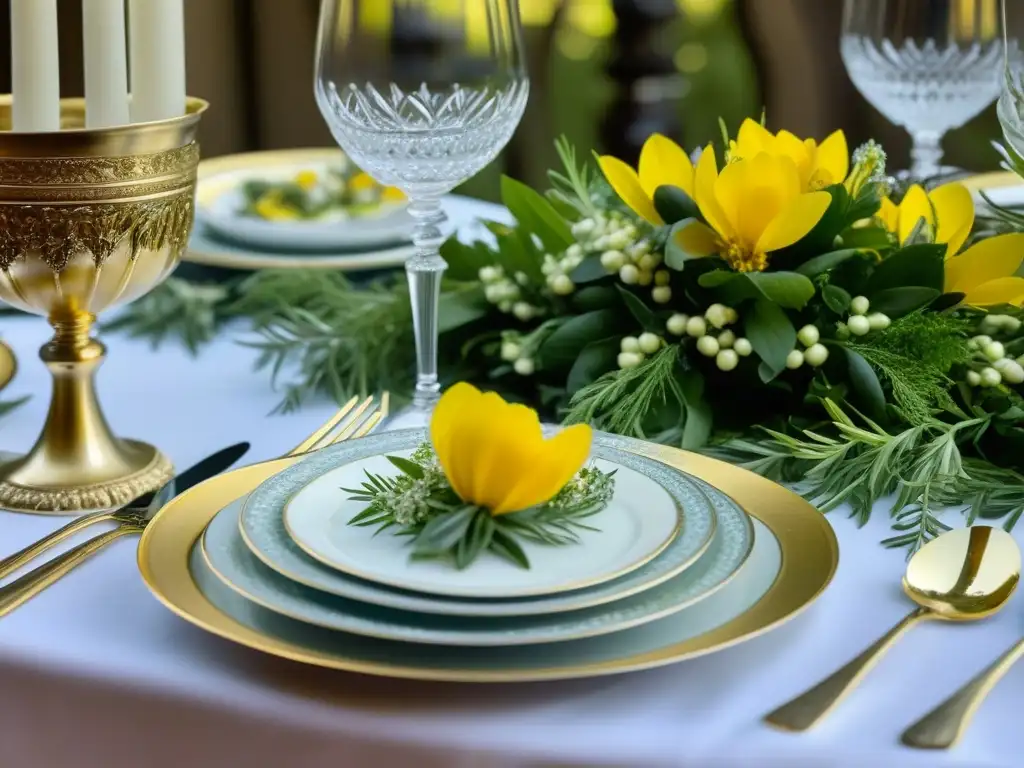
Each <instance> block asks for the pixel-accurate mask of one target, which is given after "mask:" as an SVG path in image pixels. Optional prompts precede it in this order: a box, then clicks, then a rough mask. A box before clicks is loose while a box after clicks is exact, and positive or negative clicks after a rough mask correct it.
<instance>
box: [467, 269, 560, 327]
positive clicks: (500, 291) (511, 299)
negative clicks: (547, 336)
mask: <svg viewBox="0 0 1024 768" xmlns="http://www.w3.org/2000/svg"><path fill="white" fill-rule="evenodd" d="M478 275H479V277H480V282H481V283H483V285H484V298H486V299H487V301H489V302H490V303H491V304H494V305H495V306H497V307H498V309H499V310H500V311H502V312H504V313H505V314H506V315H515V316H516V318H517V319H519V320H522V321H524V322H525V321H527V320H533V319H534V318H535V317H539V316H540V315H542V314H543V313H544V310H543V309H541V308H540V307H536V306H534V305H532V304H530V303H529V302H527V301H524V300H523V291H522V288H523V286H525V285H526V284H527V283H529V281H530V280H529V278H528V277H527V276H526V274H525V273H523V272H516V273H515V275H514V276H513V277H509V276H508V275H506V274H505V270H504V269H503V268H502V267H500V266H497V265H495V266H492V267H481V268H480V272H479V273H478Z"/></svg>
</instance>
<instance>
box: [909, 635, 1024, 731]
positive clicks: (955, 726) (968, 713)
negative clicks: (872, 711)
mask: <svg viewBox="0 0 1024 768" xmlns="http://www.w3.org/2000/svg"><path fill="white" fill-rule="evenodd" d="M1021 656H1024V640H1018V641H1017V643H1016V645H1014V646H1013V647H1012V648H1010V650H1008V651H1007V652H1006V653H1004V654H1003V655H1002V656H1000V657H999V658H998V659H996V660H995V661H994V662H993V663H992V664H991V665H990V666H988V667H986V668H985V669H984V670H982V671H981V672H979V673H978V675H977V676H976V677H975V678H974V679H972V680H971V681H970V682H968V683H967V684H966V685H964V686H963V688H961V689H960V690H958V691H957V692H956V693H954V694H953V695H952V696H950V697H949V698H948V699H946V700H945V701H944V702H942V703H941V704H939V706H937V707H936V708H935V709H933V710H932V711H931V712H929V713H928V714H927V715H925V716H924V717H922V718H921V719H920V720H918V721H917V722H916V723H914V724H913V725H912V726H910V727H909V728H907V730H905V731H904V732H903V736H902V737H900V740H901V741H902V742H903V743H904V744H906V745H907V746H908V747H917V748H918V749H949V748H950V747H953V746H955V745H956V743H957V742H958V741H960V738H961V737H962V736H963V735H964V733H965V732H966V731H967V726H968V725H970V724H971V718H972V717H974V713H975V712H977V711H978V707H980V706H981V702H983V701H984V700H985V697H986V696H988V692H989V691H991V690H992V689H993V688H994V687H995V685H996V683H998V682H999V681H1000V680H1001V679H1002V677H1003V675H1005V674H1006V673H1007V672H1009V670H1010V667H1012V666H1013V665H1014V663H1015V662H1016V661H1017V660H1018V659H1019V658H1020V657H1021Z"/></svg>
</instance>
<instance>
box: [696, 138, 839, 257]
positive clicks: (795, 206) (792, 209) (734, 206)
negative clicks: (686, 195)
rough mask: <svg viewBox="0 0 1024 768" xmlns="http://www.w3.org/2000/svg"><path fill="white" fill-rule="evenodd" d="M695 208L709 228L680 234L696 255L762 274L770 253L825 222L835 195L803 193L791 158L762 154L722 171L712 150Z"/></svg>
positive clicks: (701, 168) (700, 168) (704, 160)
mask: <svg viewBox="0 0 1024 768" xmlns="http://www.w3.org/2000/svg"><path fill="white" fill-rule="evenodd" d="M695 192H696V202H697V206H698V207H699V208H700V212H701V215H702V216H703V217H704V220H705V221H707V223H708V225H710V226H706V225H704V224H702V223H700V222H697V221H695V222H693V223H692V224H690V225H689V226H688V227H686V228H685V229H683V230H681V231H680V232H679V233H678V235H677V240H678V243H679V245H680V246H681V247H682V248H683V250H684V251H686V252H687V253H689V254H690V255H692V256H695V257H701V256H710V255H712V254H716V253H717V254H719V255H720V256H721V257H722V258H724V259H725V260H726V261H727V262H728V263H729V266H731V267H732V268H733V269H735V270H736V271H738V272H755V271H756V272H760V271H761V270H763V269H765V268H766V267H767V266H768V254H769V253H771V252H772V251H778V250H780V249H782V248H786V247H787V246H790V245H793V244H794V243H796V242H799V241H800V240H801V239H802V238H803V237H804V236H805V235H807V233H808V232H810V231H811V230H812V229H813V228H814V226H815V225H816V224H817V223H818V222H819V221H821V217H822V216H824V215H825V211H826V210H828V207H829V205H830V204H831V203H832V196H831V195H830V194H829V193H828V192H809V193H804V192H802V191H801V184H800V174H799V171H798V170H797V167H796V164H795V163H794V162H793V161H792V160H791V159H790V158H788V157H782V156H778V155H771V154H768V153H765V152H762V153H761V154H759V155H756V156H754V157H753V158H750V159H746V160H737V161H736V162H733V163H730V164H729V165H727V166H726V167H725V168H723V169H722V173H721V175H719V173H718V165H717V162H716V160H715V153H714V150H713V149H712V148H711V147H708V148H707V149H706V150H705V151H704V154H702V155H701V158H700V162H699V163H698V164H697V173H696V180H695Z"/></svg>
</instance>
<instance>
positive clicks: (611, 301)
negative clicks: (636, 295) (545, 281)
mask: <svg viewBox="0 0 1024 768" xmlns="http://www.w3.org/2000/svg"><path fill="white" fill-rule="evenodd" d="M573 282H575V280H574V281H573ZM569 303H570V304H571V305H572V308H573V309H574V310H576V311H577V312H593V311H595V310H598V309H611V308H612V307H617V306H619V303H620V299H619V292H618V291H617V290H615V288H613V287H612V286H610V285H588V286H587V287H586V288H581V289H580V290H578V291H576V292H575V293H574V294H572V295H571V296H570V297H569Z"/></svg>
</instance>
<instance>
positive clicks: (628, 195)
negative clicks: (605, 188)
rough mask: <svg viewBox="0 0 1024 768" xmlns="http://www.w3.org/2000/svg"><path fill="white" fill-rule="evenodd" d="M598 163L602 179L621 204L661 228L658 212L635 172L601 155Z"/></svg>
mask: <svg viewBox="0 0 1024 768" xmlns="http://www.w3.org/2000/svg"><path fill="white" fill-rule="evenodd" d="M598 163H599V165H600V166H601V171H602V173H604V177H605V178H606V179H607V180H608V183H609V184H611V186H612V189H614V190H615V194H617V195H618V196H619V198H620V199H621V200H622V202H624V203H625V204H626V205H628V206H629V207H630V208H632V209H633V211H635V212H636V214H637V215H638V216H640V217H641V218H642V219H646V220H647V221H649V222H650V223H651V224H655V225H657V226H661V225H662V224H664V223H665V222H664V220H663V219H662V218H661V216H660V215H659V214H658V211H657V210H655V208H654V202H653V201H652V200H651V198H650V196H649V195H648V194H647V193H646V192H645V191H644V188H643V186H642V185H641V184H640V177H639V176H637V174H636V171H634V170H633V169H632V168H630V167H629V165H627V164H626V163H624V162H622V161H621V160H619V159H618V158H617V157H612V156H611V155H603V156H602V157H601V158H599V160H598Z"/></svg>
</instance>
